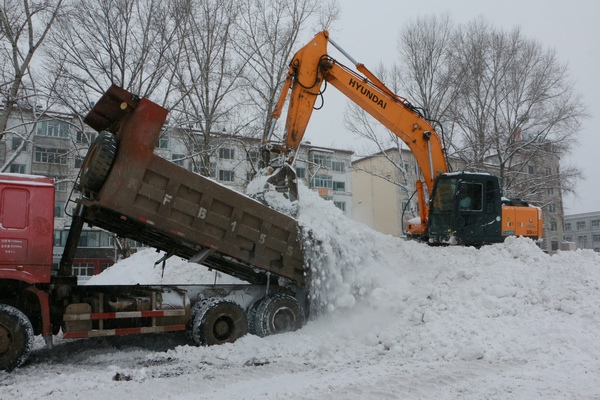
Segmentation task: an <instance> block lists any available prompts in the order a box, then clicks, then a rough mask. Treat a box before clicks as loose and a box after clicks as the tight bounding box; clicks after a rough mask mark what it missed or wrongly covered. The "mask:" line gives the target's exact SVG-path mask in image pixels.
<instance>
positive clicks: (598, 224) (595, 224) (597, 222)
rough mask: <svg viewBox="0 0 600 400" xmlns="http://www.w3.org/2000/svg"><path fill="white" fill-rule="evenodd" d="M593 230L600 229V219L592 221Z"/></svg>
mask: <svg viewBox="0 0 600 400" xmlns="http://www.w3.org/2000/svg"><path fill="white" fill-rule="evenodd" d="M593 228H600V219H593V220H592V229H593Z"/></svg>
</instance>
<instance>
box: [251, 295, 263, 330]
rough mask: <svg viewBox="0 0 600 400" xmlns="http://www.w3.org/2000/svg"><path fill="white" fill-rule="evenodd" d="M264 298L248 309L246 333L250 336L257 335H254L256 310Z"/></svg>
mask: <svg viewBox="0 0 600 400" xmlns="http://www.w3.org/2000/svg"><path fill="white" fill-rule="evenodd" d="M264 299H265V298H264V297H263V298H261V299H258V300H256V301H255V302H254V303H252V305H251V306H250V307H248V312H247V317H248V333H250V334H252V335H257V333H256V309H257V308H258V306H260V304H261V303H262V302H263V300H264Z"/></svg>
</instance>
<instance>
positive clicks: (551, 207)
mask: <svg viewBox="0 0 600 400" xmlns="http://www.w3.org/2000/svg"><path fill="white" fill-rule="evenodd" d="M555 211H556V207H555V206H554V204H548V212H551V213H553V212H555Z"/></svg>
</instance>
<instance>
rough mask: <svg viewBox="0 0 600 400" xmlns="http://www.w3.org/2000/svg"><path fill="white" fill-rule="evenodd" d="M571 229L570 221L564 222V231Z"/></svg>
mask: <svg viewBox="0 0 600 400" xmlns="http://www.w3.org/2000/svg"><path fill="white" fill-rule="evenodd" d="M570 230H571V223H570V222H566V223H565V231H567V232H568V231H570Z"/></svg>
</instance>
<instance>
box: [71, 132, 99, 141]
mask: <svg viewBox="0 0 600 400" xmlns="http://www.w3.org/2000/svg"><path fill="white" fill-rule="evenodd" d="M97 135H98V134H97V133H96V132H82V131H77V134H76V136H75V141H76V142H77V143H80V144H90V143H92V142H93V141H94V140H95V139H96V136H97Z"/></svg>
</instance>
